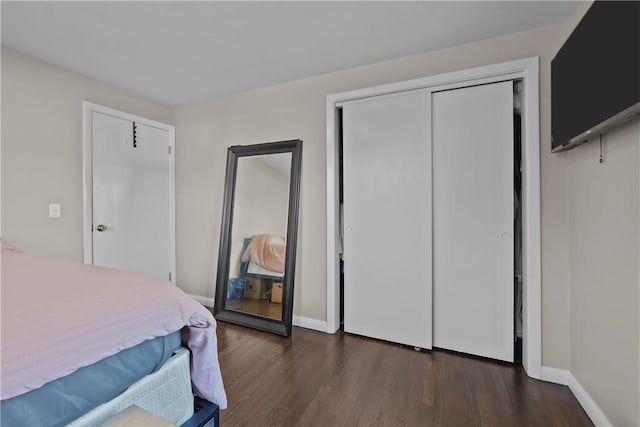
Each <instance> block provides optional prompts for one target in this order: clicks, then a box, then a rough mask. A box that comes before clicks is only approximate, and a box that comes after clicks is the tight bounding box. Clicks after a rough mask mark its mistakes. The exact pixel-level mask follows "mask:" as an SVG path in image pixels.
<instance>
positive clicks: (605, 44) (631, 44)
mask: <svg viewBox="0 0 640 427" xmlns="http://www.w3.org/2000/svg"><path fill="white" fill-rule="evenodd" d="M639 117H640V1H596V2H594V3H593V5H592V6H591V7H590V8H589V10H588V11H587V13H586V14H585V16H584V17H583V18H582V20H581V21H580V23H579V24H578V26H577V27H576V28H575V30H574V31H573V33H571V35H570V36H569V38H568V39H567V41H566V42H565V43H564V45H563V46H562V48H561V49H560V51H559V52H558V54H557V55H556V56H555V58H554V59H553V61H552V62H551V149H552V151H554V152H557V151H563V150H568V149H571V148H575V147H577V146H579V145H580V144H582V143H585V142H587V141H588V139H589V137H590V136H591V135H597V134H600V133H603V132H605V131H606V130H608V129H609V128H611V127H613V126H616V125H618V124H620V123H621V122H623V121H626V120H633V119H637V118H639Z"/></svg>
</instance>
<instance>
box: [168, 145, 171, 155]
mask: <svg viewBox="0 0 640 427" xmlns="http://www.w3.org/2000/svg"><path fill="white" fill-rule="evenodd" d="M168 151H169V155H171V146H169V150H168Z"/></svg>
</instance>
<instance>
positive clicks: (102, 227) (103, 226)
mask: <svg viewBox="0 0 640 427" xmlns="http://www.w3.org/2000/svg"><path fill="white" fill-rule="evenodd" d="M106 229H107V226H106V225H104V224H98V225H97V226H96V230H98V231H99V232H101V233H102V232H103V231H105V230H106Z"/></svg>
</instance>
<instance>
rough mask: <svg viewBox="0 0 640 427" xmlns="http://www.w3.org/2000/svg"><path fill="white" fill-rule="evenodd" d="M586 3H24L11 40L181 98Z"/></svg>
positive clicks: (7, 10)
mask: <svg viewBox="0 0 640 427" xmlns="http://www.w3.org/2000/svg"><path fill="white" fill-rule="evenodd" d="M578 4H579V3H577V2H548V1H540V2H528V1H498V2H484V1H470V2H467V1H454V2H426V1H411V2H401V1H380V2H364V1H355V2H346V1H325V2H307V1H302V2H266V1H262V2H188V1H177V2H147V1H145V2H123V1H120V2H93V1H91V2H58V1H45V2H13V1H2V3H1V4H0V7H1V14H2V45H4V46H8V47H10V48H13V49H16V50H19V51H22V52H25V53H27V54H29V55H32V56H35V57H38V58H41V59H43V60H45V61H48V62H51V63H54V64H57V65H59V66H61V67H64V68H67V69H71V70H74V71H77V72H79V73H82V74H85V75H88V76H91V77H94V78H96V79H99V80H102V81H105V82H108V83H111V84H114V85H116V86H119V87H122V88H125V89H128V90H131V91H133V92H136V93H139V94H142V95H145V96H147V97H149V98H152V99H155V100H157V101H160V102H162V103H166V104H170V105H175V104H183V103H187V102H192V101H196V100H201V99H205V98H210V97H215V96H222V95H227V94H231V93H236V92H241V91H245V90H248V89H253V88H258V87H264V86H268V85H271V84H276V83H281V82H285V81H289V80H295V79H300V78H304V77H308V76H313V75H318V74H322V73H327V72H331V71H337V70H341V69H346V68H350V67H354V66H358V65H363V64H369V63H373V62H377V61H383V60H387V59H392V58H397V57H401V56H406V55H411V54H415V53H420V52H427V51H432V50H436V49H442V48H445V47H449V46H454V45H459V44H462V43H467V42H471V41H476V40H482V39H487V38H491V37H496V36H499V35H503V34H508V33H513V32H518V31H525V30H528V29H532V28H535V27H540V26H544V25H550V24H554V23H558V22H561V21H563V20H565V19H567V18H568V17H569V16H570V15H571V14H572V13H573V12H574V11H575V10H576V8H577V7H578Z"/></svg>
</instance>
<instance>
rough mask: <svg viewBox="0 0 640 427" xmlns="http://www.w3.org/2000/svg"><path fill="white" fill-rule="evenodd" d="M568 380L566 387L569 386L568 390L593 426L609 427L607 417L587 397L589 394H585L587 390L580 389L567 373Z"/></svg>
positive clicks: (571, 375)
mask: <svg viewBox="0 0 640 427" xmlns="http://www.w3.org/2000/svg"><path fill="white" fill-rule="evenodd" d="M568 380H569V381H568V383H567V385H568V386H569V389H570V390H571V392H572V393H573V395H574V396H575V397H576V399H578V402H580V405H582V408H583V409H584V411H585V412H586V413H587V415H588V416H589V418H591V421H592V422H593V424H594V425H595V426H596V427H610V426H611V425H612V424H611V422H610V421H609V420H608V419H607V416H606V415H605V414H604V412H602V410H601V409H600V407H599V406H598V404H597V403H596V402H594V400H593V399H592V398H591V396H589V393H587V390H585V389H584V388H583V387H582V385H581V384H580V383H579V382H578V379H577V378H576V377H574V376H573V374H572V373H571V372H569V378H568Z"/></svg>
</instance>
